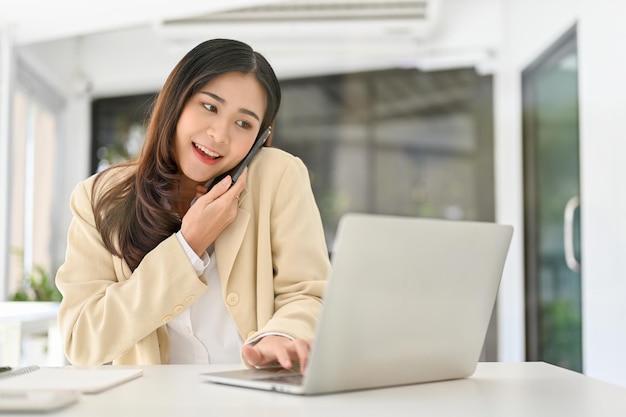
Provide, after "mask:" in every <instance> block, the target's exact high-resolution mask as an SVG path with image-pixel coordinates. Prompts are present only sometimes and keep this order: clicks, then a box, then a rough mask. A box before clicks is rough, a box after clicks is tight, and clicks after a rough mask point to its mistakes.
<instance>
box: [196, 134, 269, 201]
mask: <svg viewBox="0 0 626 417" xmlns="http://www.w3.org/2000/svg"><path fill="white" fill-rule="evenodd" d="M271 133H272V127H271V126H269V127H268V128H267V129H265V131H263V133H262V134H261V135H260V136H259V137H258V138H256V140H255V141H254V144H252V148H250V151H249V152H248V154H247V155H246V156H245V158H243V160H242V161H241V162H240V163H239V164H237V166H236V167H234V168H233V169H231V170H230V171H228V172H225V173H223V174H221V175H219V176H218V177H217V178H215V179H214V180H213V181H211V184H210V185H208V186H207V188H208V190H210V189H211V188H213V186H214V185H215V184H217V183H219V182H220V181H221V180H222V179H224V177H225V176H227V175H230V176H231V179H232V182H231V184H230V186H231V187H232V186H233V184H234V183H235V182H237V180H238V179H239V177H240V176H241V174H243V170H244V169H245V168H246V167H247V166H248V164H249V163H250V161H251V160H252V158H254V155H256V154H257V152H259V149H261V147H262V146H263V145H264V144H265V142H267V138H268V137H269V136H270V134H271ZM208 190H207V192H208Z"/></svg>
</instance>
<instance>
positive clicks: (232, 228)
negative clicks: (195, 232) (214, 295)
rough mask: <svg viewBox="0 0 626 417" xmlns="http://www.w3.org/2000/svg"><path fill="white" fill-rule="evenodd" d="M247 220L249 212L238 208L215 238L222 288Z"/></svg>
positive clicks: (224, 285) (229, 271)
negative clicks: (226, 225) (229, 221)
mask: <svg viewBox="0 0 626 417" xmlns="http://www.w3.org/2000/svg"><path fill="white" fill-rule="evenodd" d="M249 221H250V213H248V212H247V211H245V210H242V209H241V208H240V209H239V213H237V217H236V218H235V220H234V221H233V222H232V223H231V224H230V225H228V227H227V228H226V229H224V231H223V232H222V233H220V235H219V236H218V237H217V239H216V240H215V258H216V259H217V270H218V272H219V274H220V281H221V282H222V290H223V289H224V288H225V287H226V283H227V282H228V279H229V278H230V273H231V271H232V269H233V265H234V263H235V258H237V254H238V253H239V249H240V248H241V242H242V241H243V237H244V235H245V233H246V228H247V227H248V222H249Z"/></svg>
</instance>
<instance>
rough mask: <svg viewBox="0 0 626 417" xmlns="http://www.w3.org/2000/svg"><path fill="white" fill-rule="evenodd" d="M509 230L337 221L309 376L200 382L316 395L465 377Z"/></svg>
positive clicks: (248, 372) (251, 375)
mask: <svg viewBox="0 0 626 417" xmlns="http://www.w3.org/2000/svg"><path fill="white" fill-rule="evenodd" d="M512 233H513V228H512V227H511V226H508V225H499V224H494V223H482V222H467V221H447V220H434V219H420V218H411V217H396V216H383V215H367V214H348V215H344V216H343V217H342V218H341V220H340V223H339V227H338V231H337V238H336V244H335V250H334V253H333V256H332V265H333V266H332V272H331V276H330V277H329V281H328V286H327V289H326V294H325V297H324V304H323V308H322V312H321V315H320V320H319V323H318V328H317V333H316V337H315V342H314V344H313V347H312V349H311V352H310V358H309V365H308V368H307V372H306V375H305V376H303V377H302V376H301V375H300V374H299V373H297V372H293V371H288V370H283V369H276V370H267V369H265V370H261V369H245V370H239V371H228V372H214V373H202V374H200V377H201V379H202V380H203V381H209V382H213V383H220V384H229V385H237V386H243V387H248V388H258V389H266V390H273V391H279V392H287V393H292V394H323V393H332V392H341V391H351V390H358V389H370V388H379V387H386V386H396V385H406V384H415V383H422V382H432V381H441V380H449V379H458V378H464V377H468V376H471V374H472V373H473V372H474V370H475V368H476V364H477V362H478V360H479V357H480V353H481V351H482V347H483V343H484V340H485V335H486V332H487V327H488V325H489V320H490V317H491V314H492V311H493V307H494V303H495V299H496V295H497V292H498V287H499V283H500V279H501V276H502V271H503V268H504V263H505V259H506V255H507V252H508V248H509V244H510V241H511V237H512ZM284 379H287V380H286V381H284ZM290 380H291V381H290Z"/></svg>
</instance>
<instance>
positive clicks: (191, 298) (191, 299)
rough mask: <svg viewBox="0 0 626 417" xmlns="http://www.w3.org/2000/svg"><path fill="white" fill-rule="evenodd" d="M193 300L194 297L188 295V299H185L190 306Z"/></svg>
mask: <svg viewBox="0 0 626 417" xmlns="http://www.w3.org/2000/svg"><path fill="white" fill-rule="evenodd" d="M193 299H194V297H193V295H188V296H187V298H185V302H186V303H190V304H191V302H192V301H193Z"/></svg>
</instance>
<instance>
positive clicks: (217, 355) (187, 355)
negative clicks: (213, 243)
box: [167, 232, 243, 364]
mask: <svg viewBox="0 0 626 417" xmlns="http://www.w3.org/2000/svg"><path fill="white" fill-rule="evenodd" d="M176 237H177V238H178V240H179V241H180V243H181V245H182V246H183V248H185V252H186V253H187V256H188V257H189V259H190V260H191V262H192V264H193V267H194V269H195V270H196V273H197V274H198V276H200V275H202V274H204V276H205V278H206V281H207V283H208V287H209V288H208V290H207V291H206V292H205V293H204V294H203V295H202V297H200V298H199V299H198V300H196V302H194V303H193V304H192V305H191V307H189V308H188V309H187V310H185V311H183V312H182V313H181V314H180V315H179V316H177V317H175V318H174V319H172V320H171V321H170V322H169V323H167V330H168V333H169V337H170V357H169V363H186V364H189V363H212V364H215V363H226V364H234V363H237V364H240V363H241V348H242V346H243V340H242V339H241V336H239V332H238V331H237V326H236V325H235V321H234V320H233V318H232V317H231V315H230V313H229V312H228V310H227V309H226V305H225V304H224V299H223V296H222V289H221V284H220V276H219V272H218V270H217V261H216V259H215V252H214V251H211V252H212V253H211V256H209V255H208V254H207V253H204V254H203V256H202V258H200V257H198V255H197V254H196V253H195V252H194V251H193V249H191V247H190V246H189V244H188V243H187V242H186V241H185V238H184V237H183V235H182V234H181V232H178V233H176Z"/></svg>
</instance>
